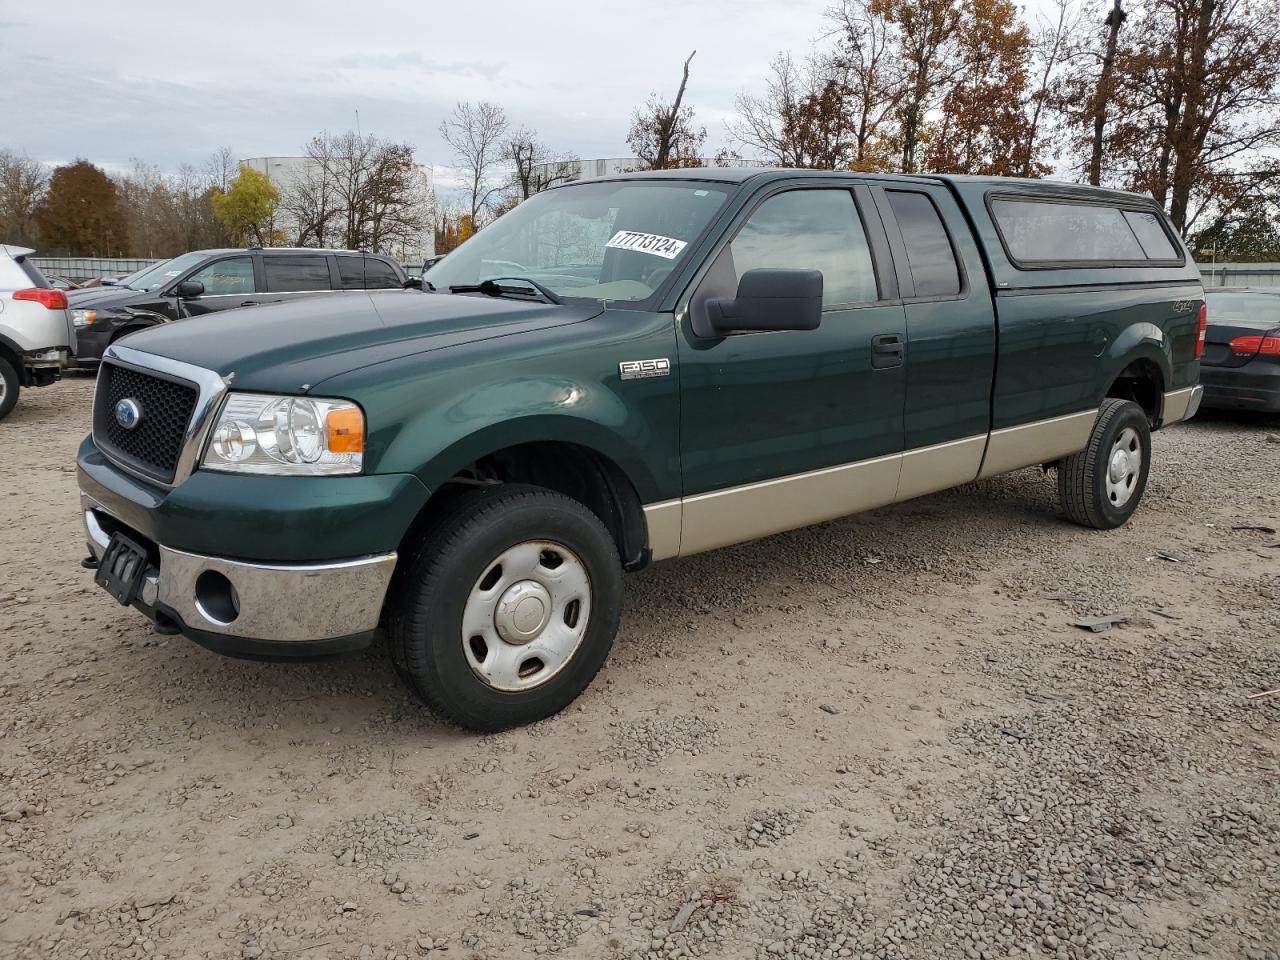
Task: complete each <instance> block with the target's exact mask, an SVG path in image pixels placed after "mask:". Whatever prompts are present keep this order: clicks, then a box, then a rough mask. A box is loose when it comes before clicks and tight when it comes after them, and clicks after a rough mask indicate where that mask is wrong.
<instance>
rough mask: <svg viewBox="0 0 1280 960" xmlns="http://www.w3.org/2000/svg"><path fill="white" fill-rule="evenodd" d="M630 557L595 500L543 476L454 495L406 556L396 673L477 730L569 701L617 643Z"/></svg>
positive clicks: (530, 717) (391, 628)
mask: <svg viewBox="0 0 1280 960" xmlns="http://www.w3.org/2000/svg"><path fill="white" fill-rule="evenodd" d="M621 600H622V564H621V561H620V560H619V559H618V552H617V548H616V547H615V545H614V542H613V538H612V537H611V536H610V534H609V532H608V530H606V529H605V527H604V525H603V524H602V523H601V522H600V520H599V519H598V518H597V517H596V516H595V514H593V513H592V512H591V511H590V510H588V509H587V508H586V507H584V506H583V505H582V504H580V503H578V502H577V501H576V500H572V499H570V498H568V497H565V496H562V495H561V494H558V493H555V492H553V491H551V490H546V489H543V488H541V487H532V486H525V485H520V484H504V485H501V486H494V487H488V488H483V489H479V490H474V491H471V492H469V493H467V494H464V495H462V496H460V497H458V498H457V499H456V501H455V502H454V503H453V504H451V505H450V509H449V512H448V514H447V515H446V516H444V517H443V518H442V519H440V520H439V521H438V522H436V523H434V524H432V525H431V526H430V527H429V528H428V529H427V530H426V531H425V532H424V533H423V534H422V536H421V538H420V540H419V542H418V544H417V545H416V547H415V548H414V549H413V550H412V551H411V552H410V553H408V554H407V555H406V556H405V557H404V558H403V560H402V562H401V566H400V568H399V569H398V570H397V573H396V577H395V581H394V582H393V584H392V592H391V596H390V602H389V608H388V616H387V637H388V642H389V646H390V649H391V656H392V659H393V660H394V661H395V666H396V672H397V673H398V674H399V675H400V677H401V679H403V680H404V681H405V683H406V684H407V685H408V686H409V688H410V689H411V690H412V691H413V692H414V693H416V694H417V695H418V697H419V698H420V699H421V700H422V701H423V702H424V703H425V704H426V705H427V706H428V707H429V708H430V709H431V710H432V711H434V712H435V713H437V714H439V715H440V716H442V717H444V718H445V719H447V720H450V721H452V722H454V723H456V724H458V725H459V726H462V727H466V728H467V729H470V730H478V731H493V730H502V729H505V728H507V727H512V726H517V725H520V724H525V723H532V722H533V721H535V720H541V719H542V718H544V717H547V716H550V715H551V714H553V713H557V712H559V711H560V710H562V709H564V707H566V706H567V705H568V704H569V703H571V702H572V701H573V700H574V699H575V698H576V697H577V696H578V695H579V694H580V693H581V692H582V691H583V690H585V689H586V688H587V686H588V685H589V684H590V683H591V681H592V679H593V678H594V677H595V675H596V673H597V672H598V671H599V670H600V667H601V666H602V665H603V664H604V661H605V658H606V657H607V656H608V655H609V650H610V649H611V648H612V646H613V638H614V634H615V633H616V632H617V629H618V619H619V616H620V613H621Z"/></svg>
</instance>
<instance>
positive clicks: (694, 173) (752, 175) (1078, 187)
mask: <svg viewBox="0 0 1280 960" xmlns="http://www.w3.org/2000/svg"><path fill="white" fill-rule="evenodd" d="M833 176H842V177H850V176H853V177H859V178H863V179H868V180H885V181H895V182H904V181H905V182H910V183H939V182H941V183H953V184H955V185H956V186H964V185H980V186H982V185H985V186H991V187H1006V188H1010V189H1013V188H1016V189H1019V190H1025V189H1031V190H1038V191H1044V192H1046V193H1059V194H1061V193H1081V194H1086V193H1087V194H1093V195H1095V196H1096V195H1097V194H1098V193H1103V194H1107V195H1110V196H1113V197H1116V198H1123V199H1125V200H1134V199H1140V200H1142V201H1144V202H1146V203H1152V202H1153V201H1152V200H1151V198H1150V197H1149V196H1147V195H1145V194H1138V193H1129V192H1127V191H1124V190H1112V189H1110V188H1108V187H1094V186H1090V185H1089V184H1086V183H1067V182H1064V181H1059V180H1035V179H1025V178H1022V177H979V176H968V175H963V174H937V173H918V174H907V173H862V172H860V171H857V170H812V169H801V168H797V167H681V168H679V169H675V170H640V171H636V172H634V173H619V174H613V175H610V176H603V177H591V178H588V179H585V180H575V181H571V182H570V183H565V184H560V185H558V186H557V187H555V188H554V189H561V188H563V187H567V186H573V185H574V184H577V183H602V182H608V181H611V180H693V181H698V182H710V183H735V184H741V183H746V182H747V181H749V180H755V179H760V180H782V179H788V180H790V179H796V178H808V177H812V178H813V179H815V180H816V179H822V178H825V177H833Z"/></svg>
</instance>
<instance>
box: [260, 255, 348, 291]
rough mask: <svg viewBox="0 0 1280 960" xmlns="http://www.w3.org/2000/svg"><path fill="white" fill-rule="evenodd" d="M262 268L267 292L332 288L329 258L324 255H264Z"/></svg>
mask: <svg viewBox="0 0 1280 960" xmlns="http://www.w3.org/2000/svg"><path fill="white" fill-rule="evenodd" d="M262 270H263V272H264V273H265V274H266V277H267V292H268V293H290V292H297V291H299V290H330V289H332V284H331V283H330V282H329V258H328V257H326V256H314V257H307V256H301V257H278V256H265V257H263V258H262Z"/></svg>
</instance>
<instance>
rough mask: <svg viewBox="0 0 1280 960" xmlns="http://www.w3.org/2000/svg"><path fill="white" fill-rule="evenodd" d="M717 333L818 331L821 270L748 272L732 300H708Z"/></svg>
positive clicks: (710, 315) (820, 312) (708, 310)
mask: <svg viewBox="0 0 1280 960" xmlns="http://www.w3.org/2000/svg"><path fill="white" fill-rule="evenodd" d="M707 316H708V318H709V319H710V321H711V326H712V328H713V329H714V330H715V331H716V333H721V334H724V333H734V332H737V331H744V330H817V329H818V324H819V323H820V322H821V321H822V271H821V270H789V269H781V268H779V269H767V270H765V269H760V270H748V271H747V272H746V273H744V274H743V275H742V279H740V280H739V281H738V295H737V296H736V297H734V298H733V299H732V300H730V299H727V298H723V297H722V298H719V299H716V300H708V301H707Z"/></svg>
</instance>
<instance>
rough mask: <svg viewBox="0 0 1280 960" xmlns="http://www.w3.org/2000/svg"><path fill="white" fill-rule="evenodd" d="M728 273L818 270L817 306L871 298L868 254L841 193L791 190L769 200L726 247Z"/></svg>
mask: <svg viewBox="0 0 1280 960" xmlns="http://www.w3.org/2000/svg"><path fill="white" fill-rule="evenodd" d="M729 251H730V254H731V256H732V259H733V266H734V270H735V272H736V273H737V275H738V277H741V276H742V275H743V274H744V273H746V272H747V271H748V270H755V269H758V268H764V267H787V268H793V269H802V270H821V271H822V302H823V303H824V304H828V305H830V304H835V303H865V302H867V301H870V300H875V299H876V297H877V287H876V274H875V268H874V267H873V266H872V264H871V250H870V248H869V247H868V246H867V237H866V234H865V233H864V232H863V230H862V221H861V220H860V219H858V209H857V207H855V206H854V203H853V194H851V193H849V191H847V190H793V191H791V192H789V193H780V194H778V195H777V196H773V197H770V198H769V199H768V200H766V201H765V202H764V203H763V204H761V205H760V208H759V209H758V210H756V212H755V213H753V214H752V215H751V219H749V220H748V221H747V222H746V224H745V225H744V226H743V228H742V229H741V230H740V231H739V232H738V235H737V236H736V237H734V238H733V242H732V243H730V244H729Z"/></svg>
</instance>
